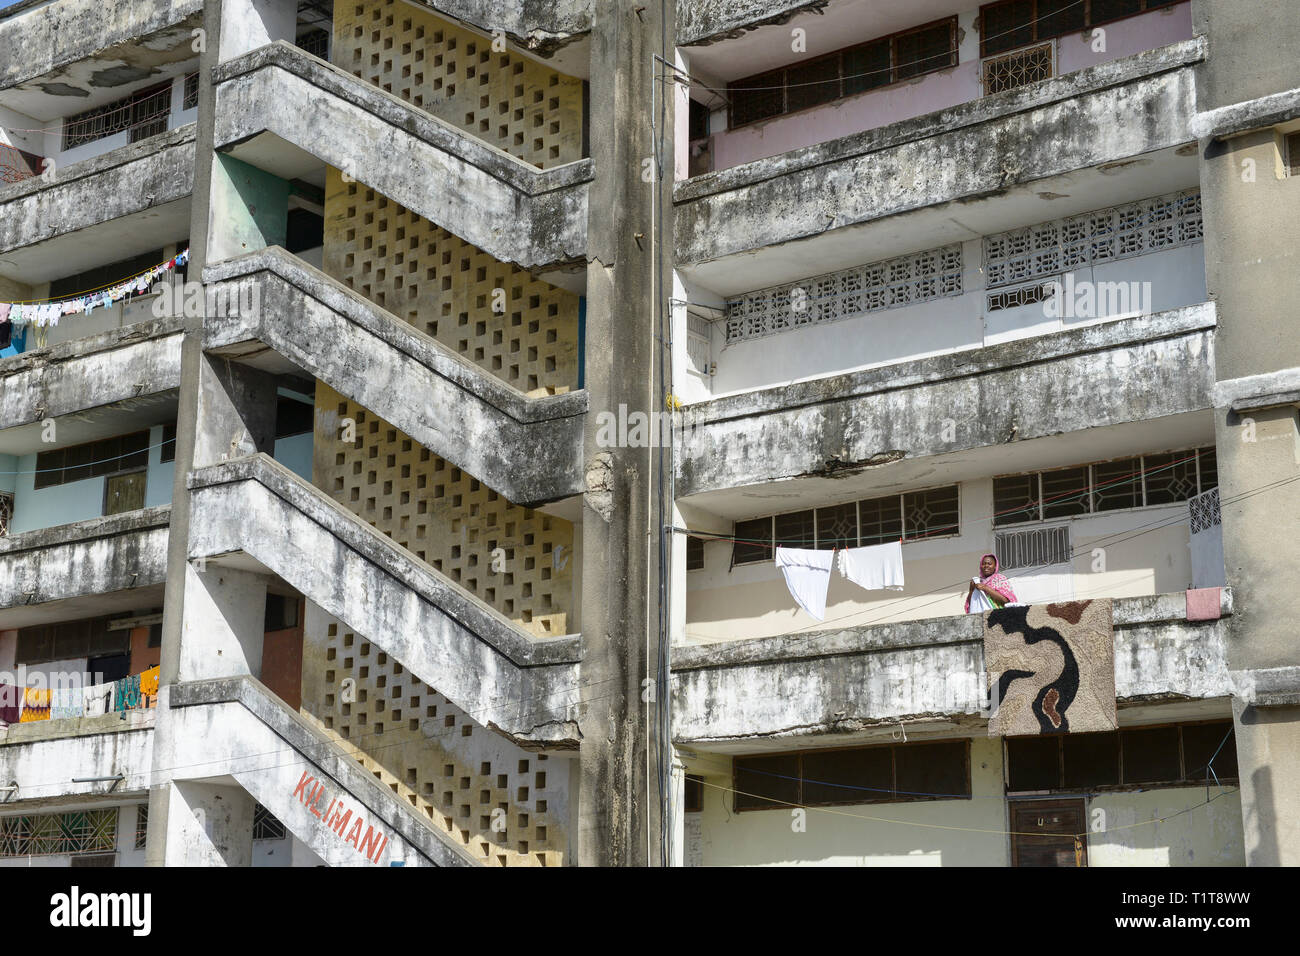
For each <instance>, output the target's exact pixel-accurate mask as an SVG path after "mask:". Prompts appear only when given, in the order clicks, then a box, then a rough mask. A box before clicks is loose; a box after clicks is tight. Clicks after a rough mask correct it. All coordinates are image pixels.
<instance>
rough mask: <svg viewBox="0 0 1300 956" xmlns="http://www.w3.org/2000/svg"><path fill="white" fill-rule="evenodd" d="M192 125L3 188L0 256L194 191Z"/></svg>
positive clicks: (1, 187)
mask: <svg viewBox="0 0 1300 956" xmlns="http://www.w3.org/2000/svg"><path fill="white" fill-rule="evenodd" d="M194 132H195V127H194V124H193V123H188V124H186V125H185V126H181V127H178V128H176V129H174V130H172V131H171V132H168V133H160V134H159V135H157V136H151V137H149V138H148V139H144V140H141V141H140V142H138V143H132V144H131V145H129V146H122V147H119V148H118V149H114V150H110V151H109V152H107V153H103V154H102V155H99V156H95V157H93V158H91V159H86V160H83V161H82V162H80V163H74V164H73V165H71V166H65V167H62V168H60V169H58V170H57V171H56V175H55V177H54V181H53V182H47V181H46V180H45V179H43V178H41V177H40V176H36V177H33V178H31V179H25V180H23V181H22V182H19V183H14V184H12V185H5V186H0V222H3V223H4V229H3V230H2V231H0V253H4V252H10V251H12V250H14V249H22V248H24V247H26V246H31V245H35V244H36V243H38V242H44V241H45V240H47V239H53V238H55V237H57V236H62V235H66V234H68V233H71V232H76V231H77V230H79V229H86V228H88V227H90V226H97V225H99V224H100V223H105V222H111V221H112V220H114V219H120V218H122V217H123V216H130V215H133V214H134V213H138V212H144V211H145V210H146V209H152V208H153V207H155V206H161V205H163V204H164V203H169V202H173V201H175V200H177V199H184V198H185V197H187V196H189V195H190V194H191V193H192V192H193V191H194Z"/></svg>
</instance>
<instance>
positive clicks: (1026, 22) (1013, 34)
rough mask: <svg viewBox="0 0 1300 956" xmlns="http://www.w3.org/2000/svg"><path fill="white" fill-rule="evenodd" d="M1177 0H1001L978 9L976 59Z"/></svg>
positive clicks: (1173, 2) (1108, 21)
mask: <svg viewBox="0 0 1300 956" xmlns="http://www.w3.org/2000/svg"><path fill="white" fill-rule="evenodd" d="M1178 2H1180V0H1003V2H1000V3H989V4H985V5H984V6H983V7H981V8H980V56H981V57H985V56H992V55H993V54H995V53H1003V52H1005V51H1007V50H1014V49H1015V48H1016V47H1022V46H1026V45H1028V44H1030V43H1033V42H1035V41H1037V40H1049V39H1051V38H1053V37H1059V36H1063V35H1064V34H1066V33H1072V32H1074V31H1076V30H1084V29H1087V28H1088V27H1094V26H1098V25H1100V24H1102V23H1110V22H1111V21H1113V20H1119V19H1122V18H1124V17H1131V16H1134V15H1136V14H1139V13H1142V12H1144V11H1146V10H1157V9H1159V8H1160V7H1168V6H1172V5H1173V4H1175V3H1178Z"/></svg>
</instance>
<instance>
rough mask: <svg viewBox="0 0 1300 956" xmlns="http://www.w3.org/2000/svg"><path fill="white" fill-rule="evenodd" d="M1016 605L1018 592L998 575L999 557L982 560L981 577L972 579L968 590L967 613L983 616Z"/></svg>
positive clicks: (987, 556)
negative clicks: (984, 613)
mask: <svg viewBox="0 0 1300 956" xmlns="http://www.w3.org/2000/svg"><path fill="white" fill-rule="evenodd" d="M1015 603H1016V592H1015V591H1013V590H1012V589H1011V582H1010V581H1008V580H1007V579H1006V576H1005V575H1002V574H999V573H998V559H997V555H993V554H986V555H984V557H982V558H980V576H979V577H978V578H971V581H970V587H968V588H967V589H966V613H967V614H972V613H974V614H982V613H983V612H985V611H994V610H997V609H998V608H1000V607H1005V606H1006V605H1008V604H1015Z"/></svg>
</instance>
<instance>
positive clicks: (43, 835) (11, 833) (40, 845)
mask: <svg viewBox="0 0 1300 956" xmlns="http://www.w3.org/2000/svg"><path fill="white" fill-rule="evenodd" d="M117 814H118V808H117V807H108V808H106V809H103V810H78V811H73V812H70V813H34V814H23V815H21V816H13V817H0V857H14V856H51V855H53V854H58V853H104V852H105V851H108V852H109V853H110V859H111V858H112V857H111V852H112V851H113V849H114V848H115V847H116V846H117ZM110 865H111V864H110Z"/></svg>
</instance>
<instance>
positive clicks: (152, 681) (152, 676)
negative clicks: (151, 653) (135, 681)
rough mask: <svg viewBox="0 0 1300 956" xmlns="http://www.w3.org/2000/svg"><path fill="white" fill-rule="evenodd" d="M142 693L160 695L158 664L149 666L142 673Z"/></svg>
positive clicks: (153, 695)
mask: <svg viewBox="0 0 1300 956" xmlns="http://www.w3.org/2000/svg"><path fill="white" fill-rule="evenodd" d="M140 694H141V696H148V697H156V696H157V695H158V667H157V666H154V667H151V668H149V669H148V670H147V671H144V672H143V673H142V674H141V675H140Z"/></svg>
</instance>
